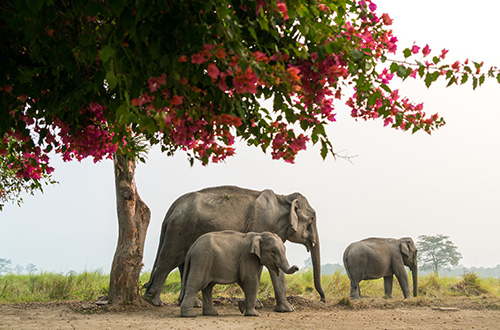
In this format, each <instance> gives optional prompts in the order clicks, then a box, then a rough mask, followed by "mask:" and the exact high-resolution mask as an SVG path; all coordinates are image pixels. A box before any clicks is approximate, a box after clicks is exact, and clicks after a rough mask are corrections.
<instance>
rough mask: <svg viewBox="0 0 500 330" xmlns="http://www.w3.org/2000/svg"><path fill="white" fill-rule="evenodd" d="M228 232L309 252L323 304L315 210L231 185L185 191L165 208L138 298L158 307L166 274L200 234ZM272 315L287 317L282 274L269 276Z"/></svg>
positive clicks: (294, 198) (295, 199)
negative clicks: (273, 238)
mask: <svg viewBox="0 0 500 330" xmlns="http://www.w3.org/2000/svg"><path fill="white" fill-rule="evenodd" d="M222 230H233V231H238V232H242V233H246V232H264V231H269V232H272V233H275V234H277V235H278V236H279V237H280V238H281V239H282V241H283V242H285V241H286V240H289V241H291V242H294V243H300V244H303V245H304V246H305V247H306V249H307V251H310V253H311V260H312V264H313V273H314V276H313V277H314V285H315V288H316V290H317V292H318V293H319V295H320V299H321V301H325V293H324V291H323V288H322V286H321V264H320V246H319V236H318V230H317V226H316V211H315V210H314V209H313V208H312V207H311V205H309V202H308V201H307V199H306V198H305V197H304V196H303V195H302V194H300V193H292V194H289V195H278V194H275V193H274V192H273V191H272V190H269V189H267V190H263V191H255V190H250V189H245V188H240V187H236V186H218V187H210V188H205V189H202V190H200V191H195V192H190V193H187V194H185V195H183V196H181V197H179V198H178V199H177V200H176V201H175V202H174V203H173V204H172V206H171V207H170V208H169V210H168V211H167V214H166V215H165V219H164V221H163V224H162V229H161V236H160V242H159V244H158V251H157V254H156V259H155V262H154V265H153V268H152V271H151V276H150V278H149V281H148V282H147V283H146V284H145V285H144V287H145V288H146V290H145V293H144V299H145V300H146V301H148V302H150V303H151V304H153V305H155V306H161V305H162V304H163V302H162V301H161V299H160V293H161V290H162V288H163V285H164V283H165V281H166V279H167V276H168V274H169V273H170V272H171V271H172V270H173V269H174V268H176V267H179V271H180V272H181V276H182V272H183V266H184V259H185V257H186V253H187V251H188V250H189V248H190V247H191V245H192V244H193V243H194V241H195V240H196V239H197V238H198V237H200V236H201V235H203V234H205V233H209V232H213V231H222ZM270 274H271V280H272V283H273V287H274V292H275V297H276V306H275V311H277V312H291V311H293V306H292V305H291V304H289V303H288V301H287V300H286V279H285V276H284V274H283V273H280V275H276V274H275V273H274V272H270Z"/></svg>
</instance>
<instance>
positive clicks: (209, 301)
mask: <svg viewBox="0 0 500 330" xmlns="http://www.w3.org/2000/svg"><path fill="white" fill-rule="evenodd" d="M213 287H214V284H209V285H208V286H207V287H206V288H205V289H203V291H201V292H202V294H203V315H210V316H217V315H219V313H218V312H217V310H216V309H215V308H214V301H213V298H212V289H213Z"/></svg>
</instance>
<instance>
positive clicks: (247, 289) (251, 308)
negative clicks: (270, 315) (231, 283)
mask: <svg viewBox="0 0 500 330" xmlns="http://www.w3.org/2000/svg"><path fill="white" fill-rule="evenodd" d="M240 286H241V288H242V289H243V292H244V293H245V302H244V303H245V307H244V308H245V316H259V312H257V310H256V309H255V303H256V301H257V289H258V288H259V278H257V279H256V280H252V281H250V282H249V281H246V282H245V283H243V284H242V285H240ZM238 307H240V311H241V312H242V313H243V311H242V310H241V309H242V308H241V306H238Z"/></svg>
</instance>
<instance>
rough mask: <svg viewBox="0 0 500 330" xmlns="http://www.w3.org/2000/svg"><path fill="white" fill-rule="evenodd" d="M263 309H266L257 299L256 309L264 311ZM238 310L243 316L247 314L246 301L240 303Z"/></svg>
mask: <svg viewBox="0 0 500 330" xmlns="http://www.w3.org/2000/svg"><path fill="white" fill-rule="evenodd" d="M262 308H264V305H262V302H261V301H260V299H257V300H256V301H255V309H262ZM238 309H239V310H240V312H241V314H244V313H245V300H240V301H238Z"/></svg>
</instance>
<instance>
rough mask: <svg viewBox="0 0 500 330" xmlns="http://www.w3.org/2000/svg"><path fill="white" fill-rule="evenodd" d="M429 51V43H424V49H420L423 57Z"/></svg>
mask: <svg viewBox="0 0 500 330" xmlns="http://www.w3.org/2000/svg"><path fill="white" fill-rule="evenodd" d="M430 52H431V50H430V48H429V45H425V47H424V49H422V54H424V57H425V56H427V55H429V53H430Z"/></svg>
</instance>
